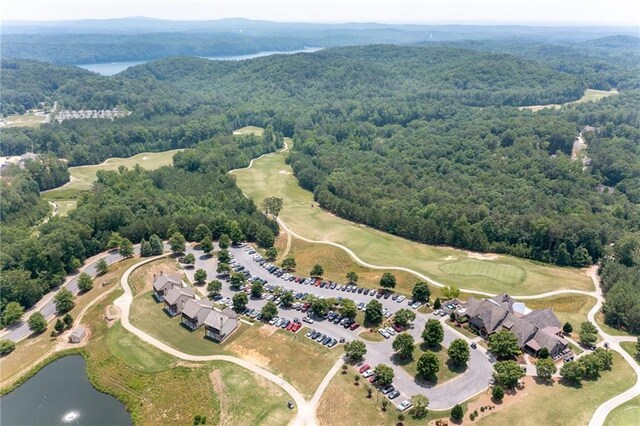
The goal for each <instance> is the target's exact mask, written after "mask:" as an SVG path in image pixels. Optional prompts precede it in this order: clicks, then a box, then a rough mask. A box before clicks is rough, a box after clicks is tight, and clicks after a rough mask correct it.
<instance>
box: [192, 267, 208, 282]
mask: <svg viewBox="0 0 640 426" xmlns="http://www.w3.org/2000/svg"><path fill="white" fill-rule="evenodd" d="M193 279H194V280H196V283H198V284H204V282H205V281H206V280H207V271H205V270H204V269H198V270H197V271H196V273H195V274H193Z"/></svg>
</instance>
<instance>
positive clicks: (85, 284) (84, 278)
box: [78, 272, 93, 292]
mask: <svg viewBox="0 0 640 426" xmlns="http://www.w3.org/2000/svg"><path fill="white" fill-rule="evenodd" d="M78 288H79V289H80V291H82V292H87V291H89V290H91V289H92V288H93V279H92V278H91V275H89V274H87V273H86V272H82V273H81V274H80V275H79V276H78Z"/></svg>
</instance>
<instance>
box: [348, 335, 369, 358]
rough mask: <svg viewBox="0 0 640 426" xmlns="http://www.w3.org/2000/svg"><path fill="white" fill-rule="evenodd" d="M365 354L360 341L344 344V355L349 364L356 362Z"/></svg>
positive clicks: (365, 351) (364, 348)
mask: <svg viewBox="0 0 640 426" xmlns="http://www.w3.org/2000/svg"><path fill="white" fill-rule="evenodd" d="M366 353H367V347H366V346H365V344H364V343H363V342H362V341H361V340H352V341H350V342H347V343H345V345H344V354H345V356H346V357H347V359H349V360H350V361H351V362H358V361H360V360H361V359H362V357H364V355H365V354H366Z"/></svg>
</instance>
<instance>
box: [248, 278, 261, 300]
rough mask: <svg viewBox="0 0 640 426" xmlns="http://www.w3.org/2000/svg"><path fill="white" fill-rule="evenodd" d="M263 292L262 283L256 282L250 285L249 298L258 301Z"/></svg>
mask: <svg viewBox="0 0 640 426" xmlns="http://www.w3.org/2000/svg"><path fill="white" fill-rule="evenodd" d="M263 291H264V286H263V285H262V281H260V280H256V281H254V282H253V284H251V297H253V298H256V299H259V298H260V296H262V292H263Z"/></svg>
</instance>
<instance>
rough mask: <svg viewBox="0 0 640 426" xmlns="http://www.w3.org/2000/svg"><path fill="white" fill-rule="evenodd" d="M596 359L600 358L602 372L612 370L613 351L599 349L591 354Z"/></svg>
mask: <svg viewBox="0 0 640 426" xmlns="http://www.w3.org/2000/svg"><path fill="white" fill-rule="evenodd" d="M591 355H593V356H594V357H596V358H598V361H599V363H600V369H601V370H610V369H611V366H612V365H613V355H612V354H611V351H609V350H607V349H605V348H597V349H596V350H595V351H593V352H592V353H591Z"/></svg>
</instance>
